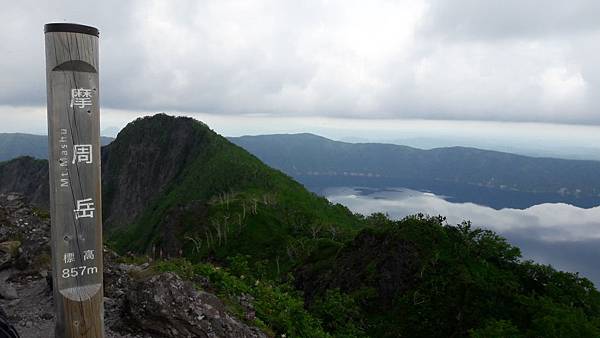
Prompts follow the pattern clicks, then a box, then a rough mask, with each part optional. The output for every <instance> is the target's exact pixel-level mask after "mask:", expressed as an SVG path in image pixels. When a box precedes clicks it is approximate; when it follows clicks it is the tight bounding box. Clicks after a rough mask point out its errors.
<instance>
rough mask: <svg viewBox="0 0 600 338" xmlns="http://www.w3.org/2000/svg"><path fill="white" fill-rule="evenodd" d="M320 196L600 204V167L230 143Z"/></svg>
mask: <svg viewBox="0 0 600 338" xmlns="http://www.w3.org/2000/svg"><path fill="white" fill-rule="evenodd" d="M230 140H231V141H233V142H234V143H236V144H238V145H240V146H242V147H244V149H246V150H248V151H250V152H251V153H253V154H255V155H256V156H258V157H259V158H260V159H261V160H263V161H265V163H267V164H269V165H271V166H273V167H274V168H278V169H280V170H282V171H284V172H286V173H288V174H289V175H292V176H293V177H294V178H296V179H298V180H299V181H300V182H302V183H304V184H305V185H307V186H309V187H311V188H312V189H313V190H315V191H318V190H319V189H320V188H324V187H331V186H336V185H337V186H369V187H391V186H396V187H406V188H411V189H417V190H430V191H432V192H434V193H437V194H440V195H445V196H450V198H451V199H453V200H455V201H459V202H463V201H468V202H474V203H479V204H483V205H488V206H491V207H494V208H503V207H516V208H526V207H530V206H532V205H535V204H539V203H544V202H564V203H570V204H573V205H576V206H580V207H593V206H597V205H600V175H598V173H600V162H599V161H577V160H560V159H552V158H534V157H526V156H520V155H514V154H509V153H502V152H496V151H486V150H479V149H474V148H462V147H452V148H438V149H432V150H421V149H416V148H410V147H406V146H398V145H393V144H377V143H357V144H353V143H345V142H337V141H332V140H329V139H326V138H323V137H320V136H316V135H312V134H291V135H287V134H286V135H263V136H243V137H234V138H230Z"/></svg>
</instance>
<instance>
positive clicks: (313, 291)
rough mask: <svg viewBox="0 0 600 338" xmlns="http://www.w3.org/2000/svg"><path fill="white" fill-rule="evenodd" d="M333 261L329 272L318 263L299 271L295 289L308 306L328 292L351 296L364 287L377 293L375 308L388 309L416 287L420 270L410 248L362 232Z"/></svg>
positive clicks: (382, 235)
mask: <svg viewBox="0 0 600 338" xmlns="http://www.w3.org/2000/svg"><path fill="white" fill-rule="evenodd" d="M332 259H333V262H332V263H331V264H327V265H326V266H328V267H331V269H326V270H322V269H320V268H319V267H320V266H322V265H320V264H319V262H317V263H313V264H308V265H306V266H304V267H302V268H300V269H298V271H297V273H296V286H297V287H298V288H299V289H301V290H304V295H305V298H306V301H307V303H308V304H310V303H312V301H313V300H314V298H315V297H316V296H318V295H321V294H323V293H324V292H325V290H327V289H336V288H339V289H340V290H342V291H343V292H346V293H351V292H352V291H356V290H359V289H361V288H364V287H366V288H370V289H374V290H375V291H376V293H377V294H376V297H377V300H376V303H377V304H379V305H380V306H388V305H391V303H392V302H393V300H394V299H395V297H396V296H397V295H398V294H401V293H403V292H405V291H406V290H408V289H410V288H411V287H412V286H413V285H414V284H415V282H416V279H417V271H418V269H419V266H420V263H419V258H418V255H417V251H416V248H415V246H414V245H413V244H411V243H410V242H408V241H406V240H403V239H399V238H394V237H393V236H388V235H386V234H385V233H379V232H376V231H371V230H363V231H362V232H361V233H359V234H358V235H357V236H356V237H355V238H354V240H353V241H352V242H350V243H348V244H347V245H345V246H344V247H343V248H342V249H341V250H340V252H339V253H338V254H337V255H336V256H335V257H334V258H332Z"/></svg>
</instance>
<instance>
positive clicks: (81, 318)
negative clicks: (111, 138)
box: [45, 26, 104, 338]
mask: <svg viewBox="0 0 600 338" xmlns="http://www.w3.org/2000/svg"><path fill="white" fill-rule="evenodd" d="M47 27H48V26H47ZM66 30H69V29H68V27H67V29H66ZM45 40H46V76H47V78H46V80H47V95H48V135H49V161H48V162H49V166H50V211H51V218H52V240H51V242H52V270H53V271H52V274H53V285H54V299H55V305H56V337H57V338H58V337H64V338H84V337H85V338H100V337H104V318H103V317H104V314H103V311H104V310H103V287H102V270H103V269H102V202H101V184H100V116H99V114H100V110H99V83H98V69H99V67H98V37H97V36H95V35H90V34H85V33H75V32H65V31H47V32H46V33H45ZM73 89H83V91H79V92H78V93H76V95H75V99H76V101H75V102H72V100H73V99H74V98H73V92H72V90H73ZM88 89H89V91H87V90H88ZM88 94H89V100H88V97H87V96H86V95H88ZM78 96H79V97H78ZM73 103H75V104H73ZM76 146H83V147H79V148H80V149H79V151H78V148H76ZM88 146H91V147H88ZM90 149H91V154H89V153H88V154H89V157H86V156H85V153H86V152H88V151H89V150H90ZM78 201H80V206H79V207H78ZM81 201H83V202H81ZM90 203H91V204H90ZM91 208H93V209H94V210H91ZM90 216H91V217H90ZM90 250H92V251H90Z"/></svg>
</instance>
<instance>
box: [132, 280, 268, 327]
mask: <svg viewBox="0 0 600 338" xmlns="http://www.w3.org/2000/svg"><path fill="white" fill-rule="evenodd" d="M127 304H128V311H129V314H130V316H131V318H132V319H133V320H134V321H135V322H136V324H137V326H139V327H143V328H145V330H147V331H148V332H151V333H155V334H159V335H163V336H165V337H198V338H202V337H232V338H246V337H248V338H249V337H266V335H265V334H264V333H262V332H260V331H259V330H258V329H255V328H250V327H249V326H247V325H245V324H243V323H241V322H239V321H238V320H237V319H235V318H233V317H232V316H230V315H229V314H228V313H227V312H226V311H225V306H224V305H223V303H222V302H221V301H220V300H219V299H218V298H217V297H216V296H215V295H213V294H210V293H207V292H203V291H197V290H196V289H194V287H193V286H192V284H191V283H188V282H184V281H183V280H181V278H179V277H178V276H177V275H175V274H173V273H163V274H160V275H155V276H151V277H147V278H145V279H143V280H141V281H139V282H137V283H136V284H135V287H134V288H133V289H132V292H130V293H129V294H128V296H127Z"/></svg>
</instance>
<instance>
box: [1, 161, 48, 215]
mask: <svg viewBox="0 0 600 338" xmlns="http://www.w3.org/2000/svg"><path fill="white" fill-rule="evenodd" d="M48 185H49V182H48V161H46V160H36V159H34V158H32V157H29V156H25V157H20V158H17V159H14V160H10V161H7V162H0V193H7V192H20V193H22V194H24V195H25V196H27V198H28V200H29V202H30V203H32V204H34V205H35V206H37V207H39V208H43V209H48V205H49V198H50V196H49V186H48Z"/></svg>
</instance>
